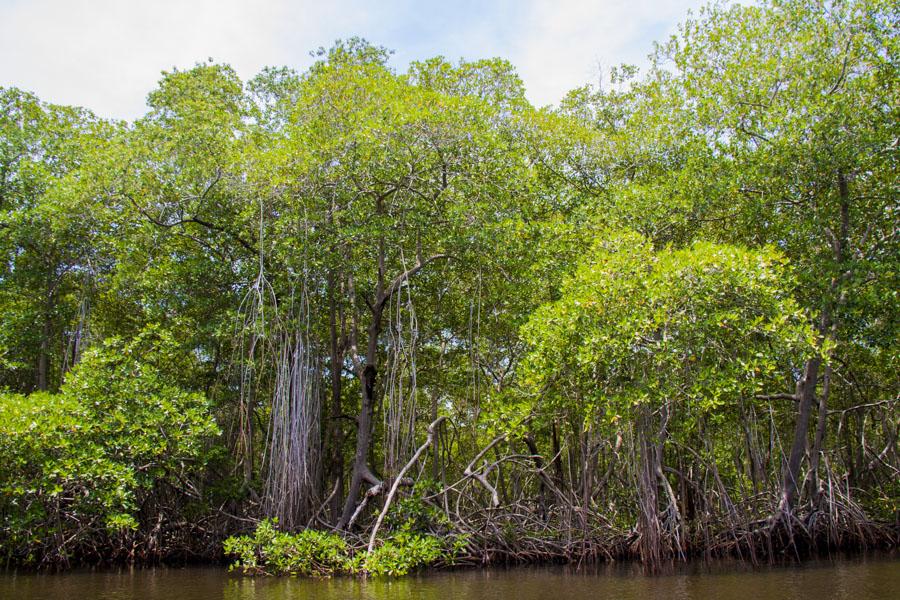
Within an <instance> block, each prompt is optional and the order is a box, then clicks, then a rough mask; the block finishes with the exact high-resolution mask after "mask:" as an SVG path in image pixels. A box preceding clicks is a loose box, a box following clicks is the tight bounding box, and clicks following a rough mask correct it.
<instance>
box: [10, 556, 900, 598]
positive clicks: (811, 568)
mask: <svg viewBox="0 0 900 600" xmlns="http://www.w3.org/2000/svg"><path fill="white" fill-rule="evenodd" d="M68 598H71V599H73V600H92V599H97V600H126V599H127V600H131V599H135V600H151V599H152V600H206V599H210V600H212V599H215V600H262V599H265V600H289V599H290V600H307V599H309V600H313V599H315V600H329V599H342V600H343V599H345V598H347V599H353V598H359V599H366V600H388V599H390V600H395V599H396V600H413V599H416V600H418V599H422V600H426V599H427V600H457V599H459V600H470V599H471V600H501V599H503V600H505V599H511V600H538V599H545V598H546V599H550V600H579V599H581V598H590V599H592V600H601V599H606V598H609V599H616V600H619V599H621V600H628V599H632V598H633V599H642V600H643V599H656V598H659V599H667V600H668V599H673V600H677V599H717V600H728V599H732V598H733V599H735V600H764V599H767V598H778V599H792V600H827V599H830V598H847V599H852V600H872V599H876V598H878V599H881V598H892V599H900V555H890V556H883V555H882V556H877V557H856V558H849V559H848V558H841V559H833V560H818V561H810V562H806V563H803V564H802V565H799V566H798V565H794V566H780V567H763V568H755V569H754V568H750V567H748V566H746V565H741V564H739V563H727V564H725V563H716V564H715V565H713V566H703V565H699V564H696V565H690V566H684V567H680V568H677V569H676V570H675V572H673V573H670V574H665V575H657V576H653V577H649V576H645V575H643V574H641V572H640V570H639V567H638V566H636V565H633V564H617V565H603V566H599V567H593V568H587V569H581V570H576V569H574V568H572V567H540V568H530V567H522V568H510V569H496V568H495V569H472V570H461V571H453V572H439V573H429V574H424V575H419V576H411V577H407V578H402V579H393V580H388V579H369V580H360V579H353V578H335V579H325V580H305V579H293V578H275V577H261V578H245V577H240V576H238V575H231V574H228V573H227V572H226V571H225V569H223V568H217V567H188V568H183V569H166V568H155V569H124V570H118V571H76V572H71V573H64V574H53V575H51V574H47V575H41V574H17V573H3V572H0V599H3V600H6V599H11V600H12V599H15V600H38V599H41V600H45V599H46V600H64V599H68Z"/></svg>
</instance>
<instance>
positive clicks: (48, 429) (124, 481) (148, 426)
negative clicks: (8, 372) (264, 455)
mask: <svg viewBox="0 0 900 600" xmlns="http://www.w3.org/2000/svg"><path fill="white" fill-rule="evenodd" d="M176 355H177V351H176V350H175V347H174V344H173V343H172V342H171V340H170V339H169V338H168V337H167V336H165V335H164V334H162V333H160V332H158V331H156V330H149V331H146V332H144V333H143V334H141V335H140V336H138V337H137V338H136V339H134V340H132V341H131V342H123V341H122V340H118V339H114V340H109V341H107V342H106V343H104V344H102V345H101V346H99V347H97V348H95V349H93V350H90V351H89V352H87V353H86V355H85V357H84V359H83V361H82V362H81V363H79V365H78V366H77V367H76V368H75V369H74V370H73V371H72V372H71V373H70V374H69V377H68V378H67V380H66V383H65V384H64V385H63V386H62V388H61V390H60V392H59V393H58V394H48V393H35V394H31V395H29V396H22V395H17V394H0V546H2V548H3V550H4V552H5V554H6V557H5V558H6V559H7V561H11V562H14V563H26V564H27V563H45V564H46V563H56V562H67V561H68V559H69V556H71V555H72V554H73V553H74V552H76V551H78V550H79V549H80V550H81V552H79V555H81V556H92V557H94V558H106V557H107V555H108V554H110V553H111V552H112V550H113V549H112V548H110V546H109V544H110V543H111V542H112V541H113V540H115V539H120V538H121V535H120V534H121V533H122V532H128V531H133V530H135V529H138V528H139V526H140V524H141V523H140V516H141V515H140V511H139V510H138V508H139V507H140V506H142V505H143V506H146V505H148V504H149V503H148V502H147V501H148V500H149V499H150V497H151V496H153V495H154V494H156V493H158V492H159V490H161V489H162V488H163V487H168V488H169V489H170V490H178V489H180V488H182V487H184V482H185V481H189V480H190V479H191V478H192V477H194V476H196V475H197V474H198V473H199V472H201V469H202V467H203V463H204V461H205V452H206V448H207V447H208V445H209V440H210V439H211V438H212V437H213V436H215V435H217V434H218V429H217V427H216V424H215V422H214V420H213V419H212V417H211V416H210V412H209V406H208V403H207V401H206V399H205V398H204V396H203V395H202V394H197V393H191V392H188V391H185V390H183V389H181V388H180V387H178V386H177V385H174V384H173V383H172V379H171V377H170V375H169V373H168V372H167V369H169V368H172V367H174V366H175V365H176V364H177V362H176V359H177V356H176Z"/></svg>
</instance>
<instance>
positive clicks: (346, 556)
mask: <svg viewBox="0 0 900 600" xmlns="http://www.w3.org/2000/svg"><path fill="white" fill-rule="evenodd" d="M277 522H278V521H277V519H271V520H270V519H266V520H264V521H262V522H261V523H260V524H259V525H258V526H257V527H256V530H255V531H254V532H253V534H252V535H241V536H233V537H230V538H228V539H227V540H225V544H224V548H225V554H227V555H230V556H235V557H237V560H236V561H235V562H234V563H233V564H232V565H231V567H230V568H231V570H235V569H240V570H241V571H242V572H243V573H245V574H248V575H263V574H265V575H303V576H307V577H328V576H331V575H335V574H338V573H343V572H350V571H351V570H352V561H351V558H350V550H349V548H348V546H347V543H346V542H345V541H344V540H343V539H342V538H341V537H340V536H338V535H335V534H333V533H326V532H322V531H316V530H314V529H305V530H303V531H301V532H300V533H287V532H283V531H278V530H277V529H276V528H275V526H276V524H277Z"/></svg>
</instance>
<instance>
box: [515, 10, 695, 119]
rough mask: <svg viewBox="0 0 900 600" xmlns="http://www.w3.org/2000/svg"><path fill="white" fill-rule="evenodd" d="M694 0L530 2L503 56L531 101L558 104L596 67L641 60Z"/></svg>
mask: <svg viewBox="0 0 900 600" xmlns="http://www.w3.org/2000/svg"><path fill="white" fill-rule="evenodd" d="M700 4H701V3H700V2H699V1H698V0H665V1H660V0H629V1H627V2H625V1H621V0H608V1H605V2H600V1H595V2H590V1H584V0H533V1H532V2H530V4H529V7H528V10H527V12H526V16H525V18H524V19H523V23H522V30H521V33H520V35H518V36H517V38H516V39H517V41H516V44H515V45H514V46H513V48H512V49H511V52H510V54H509V58H510V60H511V61H512V62H513V63H514V64H515V65H516V66H517V67H518V69H519V72H520V74H521V76H522V78H523V79H524V80H525V83H526V86H527V87H528V96H529V99H530V100H531V101H532V102H533V103H535V104H537V105H544V104H551V103H556V102H558V101H559V100H560V99H561V97H562V95H563V94H564V93H565V92H566V91H568V90H570V89H572V88H575V87H577V86H579V85H584V84H585V83H595V82H596V81H597V79H598V76H599V68H600V67H602V68H603V69H608V68H609V67H612V66H616V65H619V64H621V63H630V64H637V65H639V66H640V65H644V64H646V56H647V55H648V54H649V53H650V52H651V50H652V42H653V41H662V39H664V38H665V37H668V35H669V34H671V33H673V32H674V30H675V26H676V25H677V23H678V22H679V21H681V20H682V19H683V18H684V17H685V16H686V15H687V11H688V9H689V8H692V7H696V6H699V5H700Z"/></svg>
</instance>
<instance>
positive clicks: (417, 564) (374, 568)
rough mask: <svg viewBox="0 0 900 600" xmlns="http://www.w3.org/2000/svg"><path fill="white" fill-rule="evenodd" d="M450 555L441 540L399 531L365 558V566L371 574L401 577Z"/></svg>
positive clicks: (363, 563) (430, 536) (431, 536)
mask: <svg viewBox="0 0 900 600" xmlns="http://www.w3.org/2000/svg"><path fill="white" fill-rule="evenodd" d="M447 554H448V553H447V551H446V550H445V549H444V547H443V543H442V541H441V540H440V539H439V538H437V537H435V536H433V535H425V534H419V533H412V532H410V531H399V532H397V533H396V534H394V535H393V536H391V538H389V539H388V540H387V541H385V542H384V543H383V544H382V545H381V546H379V547H378V548H375V549H374V550H373V551H372V553H371V554H368V555H366V556H365V559H364V560H363V562H362V566H363V568H364V569H365V571H366V572H367V573H370V574H372V575H386V576H389V577H400V576H403V575H407V574H408V573H410V572H412V571H415V570H416V569H421V568H423V567H427V566H430V565H432V564H434V563H436V562H437V561H438V560H440V559H442V558H444V557H445V556H446V555H447Z"/></svg>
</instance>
